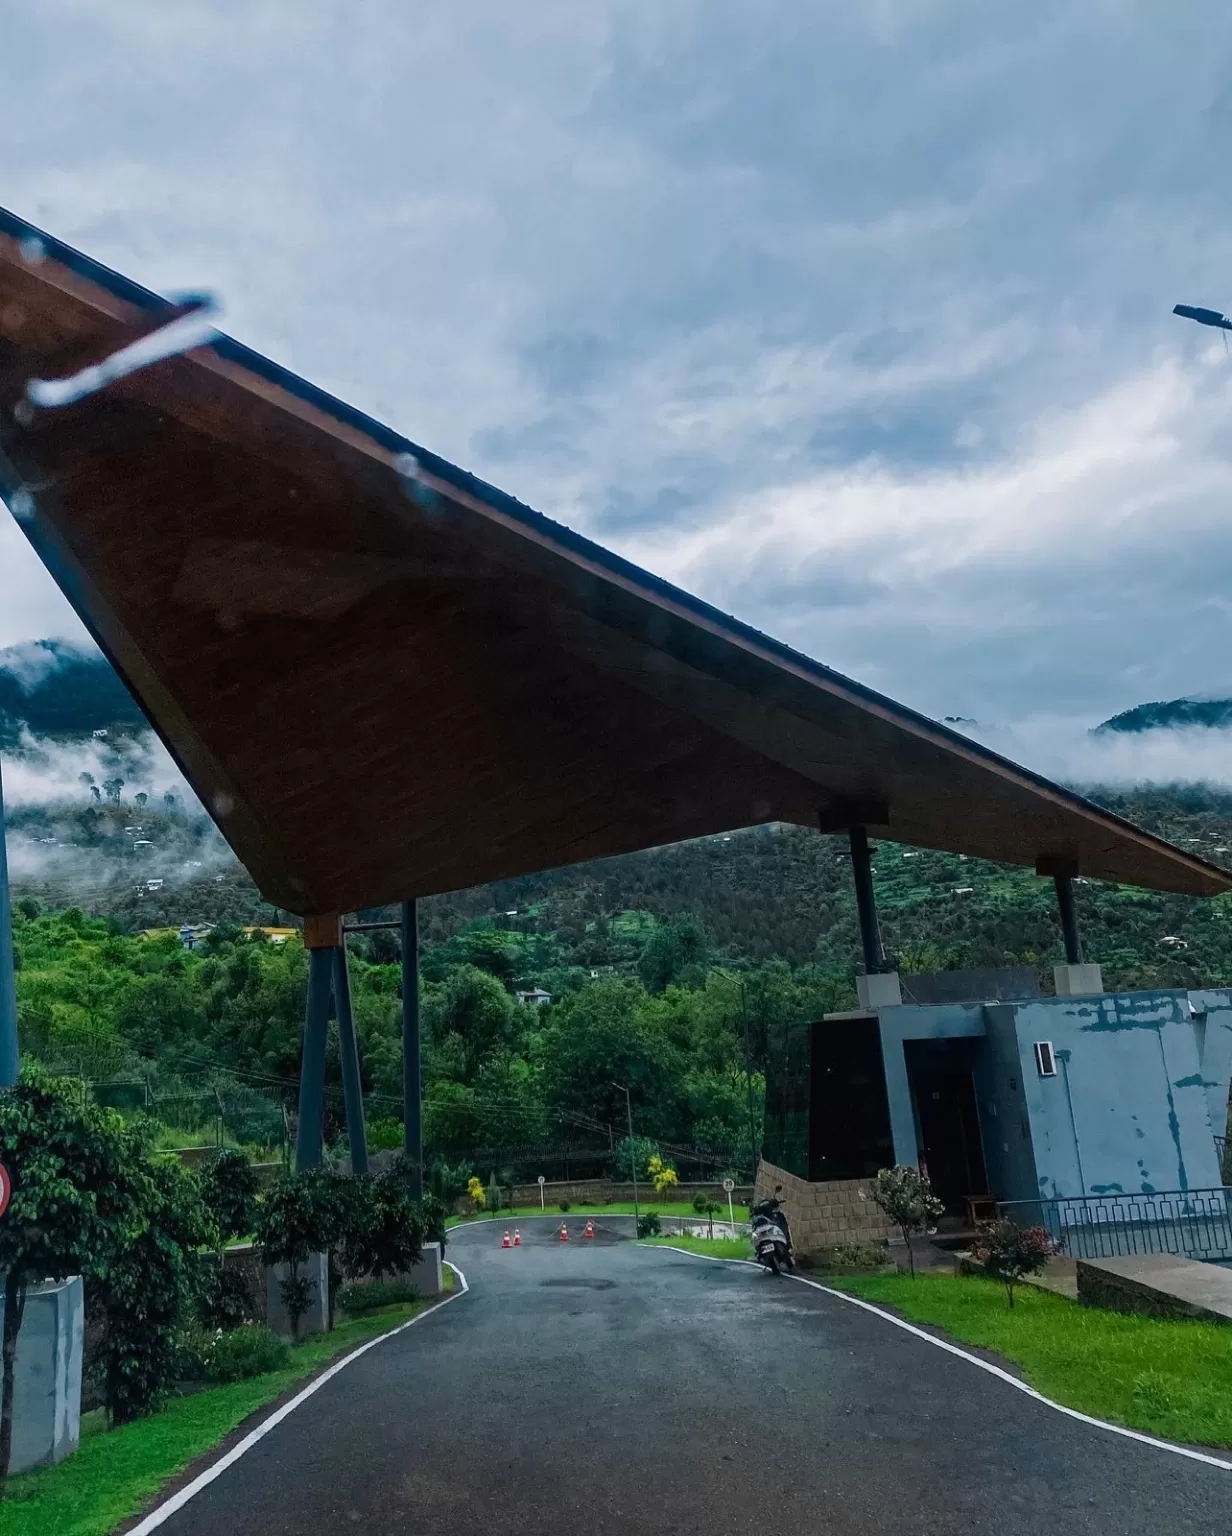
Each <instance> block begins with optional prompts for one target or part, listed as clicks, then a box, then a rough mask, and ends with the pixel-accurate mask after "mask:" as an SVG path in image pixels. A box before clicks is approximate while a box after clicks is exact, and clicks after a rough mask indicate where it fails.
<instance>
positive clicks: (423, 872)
mask: <svg viewBox="0 0 1232 1536" xmlns="http://www.w3.org/2000/svg"><path fill="white" fill-rule="evenodd" d="M177 312H178V311H177V310H176V309H175V308H174V307H173V306H171V305H170V304H169V303H168V301H166V300H164V299H161V298H158V297H156V296H155V295H153V294H151V293H149V292H147V291H145V290H144V289H141V288H139V287H137V286H136V285H134V284H132V283H130V282H127V281H126V280H124V279H123V278H121V277H119V276H117V275H116V274H114V273H112V272H109V271H107V270H106V269H105V268H102V267H100V266H98V265H96V264H95V263H93V262H91V261H89V260H87V259H86V258H84V257H82V256H80V255H79V254H77V253H76V252H74V251H72V250H70V249H68V248H67V247H65V246H63V245H60V244H59V243H58V242H56V241H55V240H52V239H50V238H49V237H47V236H44V235H42V234H40V233H39V232H38V231H36V230H34V229H33V228H31V227H30V226H29V225H26V224H25V223H23V222H22V221H21V220H19V219H17V218H15V217H13V216H11V215H8V214H4V213H2V212H0V492H3V494H4V497H5V499H6V500H7V501H8V502H9V504H10V506H11V507H12V508H13V510H14V511H15V512H16V514H17V516H18V520H19V521H20V523H21V524H22V526H23V528H24V529H25V531H26V533H27V534H28V536H29V537H30V539H31V541H32V543H33V544H34V546H35V547H36V549H37V550H38V551H39V553H40V554H41V555H42V557H43V559H44V560H45V561H46V563H47V565H48V566H49V568H50V569H51V571H52V574H53V575H54V576H55V578H56V580H57V581H58V582H59V583H60V585H61V587H62V588H63V589H64V591H65V592H66V593H67V595H68V597H69V598H70V600H71V601H72V603H73V604H74V606H75V607H76V609H77V611H78V612H79V613H80V615H81V617H82V618H83V619H84V621H85V622H86V624H87V625H88V626H89V628H90V629H91V631H92V632H93V633H94V635H95V636H96V637H97V639H98V641H99V643H100V645H101V646H102V647H103V649H104V650H105V651H106V652H107V654H108V655H109V656H110V657H111V659H112V660H113V661H114V663H115V664H116V666H117V668H118V669H119V671H120V673H121V674H122V675H123V676H124V677H125V678H126V680H127V681H128V684H129V686H130V687H131V688H132V690H133V692H134V693H135V694H136V696H137V698H138V699H139V700H140V701H141V703H142V705H143V706H144V708H145V709H146V711H147V713H148V715H149V717H150V719H151V720H152V721H153V723H154V725H155V727H156V728H157V730H158V731H159V733H160V734H161V736H162V737H163V739H164V741H165V742H166V743H167V745H168V747H169V748H170V750H171V751H172V753H173V754H174V755H175V757H176V758H177V759H178V761H179V763H180V765H181V766H182V768H183V771H184V773H185V775H186V776H187V778H188V780H189V781H190V782H191V784H192V785H193V787H194V789H195V790H196V791H197V793H198V794H199V795H200V796H201V798H202V800H203V801H204V803H205V804H206V805H207V806H208V807H209V808H210V810H211V811H212V813H213V815H214V817H215V819H216V820H217V822H218V824H219V826H220V827H221V829H222V831H223V833H224V834H225V836H226V837H227V839H228V841H229V842H230V843H231V846H232V847H233V848H234V849H235V851H236V853H237V854H238V856H239V857H240V858H241V859H242V860H243V862H244V863H245V865H247V867H248V869H249V870H250V871H251V873H252V875H253V877H254V878H255V879H256V881H257V883H258V885H259V886H260V888H261V890H262V891H263V893H264V894H265V895H266V896H267V897H268V898H269V899H270V900H271V901H274V902H276V903H278V904H279V905H281V906H284V907H287V908H289V909H291V910H293V911H297V912H304V913H326V912H334V911H351V910H354V909H356V908H358V907H361V906H373V905H377V904H380V903H384V902H388V901H393V900H399V899H404V898H406V897H410V896H419V895H425V894H428V893H432V892H437V891H445V890H452V889H456V888H458V887H460V886H466V885H472V884H476V883H478V882H481V881H487V880H492V879H496V878H499V877H503V876H508V875H514V874H519V873H524V872H527V871H532V870H538V869H544V868H548V867H551V866H553V865H559V864H566V863H573V862H576V861H579V860H584V859H592V858H596V857H599V856H601V855H607V854H616V853H623V852H627V851H630V850H633V849H637V848H644V847H648V846H651V845H654V844H659V843H667V842H672V841H675V840H677V839H681V838H686V837H692V836H696V835H699V834H702V833H710V832H719V831H726V830H730V829H732V828H735V827H741V826H746V825H750V824H753V823H758V822H767V821H789V822H797V823H800V824H802V825H808V826H820V827H822V828H823V829H826V830H839V829H841V828H843V827H846V826H848V825H851V824H853V823H855V822H860V823H863V824H865V825H867V826H868V827H869V828H870V830H871V831H872V832H873V833H875V834H878V835H882V836H885V837H890V838H895V839H897V840H899V841H901V842H905V843H914V844H919V845H920V846H923V847H929V848H942V849H949V850H952V851H955V852H962V853H969V854H976V855H980V856H983V857H985V858H989V859H1001V860H1006V861H1008V862H1010V863H1016V864H1026V865H1032V866H1036V867H1039V868H1041V869H1042V870H1044V871H1048V870H1054V869H1061V870H1069V871H1071V872H1074V873H1081V874H1084V875H1088V876H1094V877H1097V878H1100V879H1107V880H1117V881H1127V882H1130V883H1133V884H1137V885H1142V886H1150V887H1155V888H1158V889H1161V890H1169V891H1181V892H1189V893H1194V894H1204V895H1210V894H1214V893H1217V892H1219V891H1224V890H1227V889H1229V888H1230V887H1232V879H1230V878H1229V876H1228V875H1226V874H1225V873H1224V872H1223V871H1222V870H1219V869H1217V868H1215V867H1214V866H1213V865H1210V864H1207V863H1205V862H1203V861H1202V860H1200V859H1197V858H1194V857H1192V856H1191V855H1189V854H1186V853H1183V852H1181V851H1180V850H1179V849H1177V848H1174V847H1172V846H1170V845H1169V844H1167V843H1165V842H1163V841H1161V840H1160V839H1158V838H1155V837H1152V836H1150V835H1149V834H1147V833H1145V832H1142V831H1140V830H1138V829H1137V828H1135V827H1133V826H1131V825H1129V824H1128V823H1126V822H1124V821H1121V820H1119V819H1118V818H1116V817H1114V816H1110V815H1108V814H1107V813H1106V812H1104V811H1102V810H1099V809H1098V808H1096V807H1095V806H1093V805H1091V804H1089V803H1087V802H1086V801H1084V800H1082V799H1081V798H1079V797H1078V796H1075V795H1073V794H1070V793H1068V792H1067V791H1065V790H1063V789H1061V788H1059V787H1058V786H1057V785H1055V784H1051V783H1049V782H1048V781H1047V780H1046V779H1042V778H1040V777H1039V776H1038V775H1035V774H1032V773H1028V772H1027V771H1026V770H1024V769H1022V768H1019V767H1016V766H1015V765H1014V764H1012V763H1009V762H1007V761H1006V760H1005V759H1004V758H1001V757H998V756H997V755H996V754H994V753H992V752H989V751H987V750H985V749H984V748H983V747H981V746H979V745H977V744H976V743H974V742H972V741H970V740H968V739H967V738H965V737H963V736H961V735H958V734H956V733H954V732H953V731H950V730H947V729H946V728H945V727H943V726H941V725H937V724H935V723H934V722H933V721H931V720H927V719H925V718H923V717H922V716H920V715H917V714H915V713H913V712H912V711H911V710H908V709H904V708H903V707H902V706H901V705H898V704H896V703H894V702H893V701H892V700H890V699H887V698H885V697H883V696H882V695H880V694H876V693H873V692H872V691H871V690H869V689H867V688H863V687H861V686H860V685H859V684H858V683H855V682H852V681H851V680H850V679H849V678H845V677H842V676H840V675H839V674H838V673H836V672H833V671H831V670H830V669H829V668H827V667H824V666H821V665H819V664H818V663H817V662H815V661H811V660H810V659H809V658H808V657H806V656H802V655H800V654H799V653H798V652H795V651H792V650H790V649H788V648H787V647H786V646H783V645H780V644H778V643H777V642H775V641H774V640H771V639H769V638H768V637H767V636H765V635H762V634H759V633H757V632H756V631H754V630H752V629H750V628H748V627H747V626H746V625H743V624H741V623H739V622H737V621H736V620H735V619H732V618H729V617H728V616H727V615H725V614H723V613H720V612H718V611H717V610H715V609H713V608H710V607H708V606H707V605H706V604H704V603H701V602H699V601H698V600H697V599H696V598H693V597H690V596H689V595H688V594H687V593H685V592H682V591H680V590H679V589H677V588H675V587H672V586H669V585H668V584H667V583H666V582H663V581H660V580H658V579H656V578H655V577H654V576H651V575H650V574H649V573H647V572H646V571H643V570H639V569H638V568H637V567H635V566H633V565H630V564H629V563H627V562H626V561H624V560H620V559H618V558H617V557H616V556H614V555H612V554H610V553H608V551H606V550H604V549H602V548H600V547H599V546H598V545H597V544H593V543H591V542H589V541H588V540H586V539H583V538H580V537H579V536H578V535H576V534H574V533H571V532H570V531H569V530H568V529H566V528H563V527H561V526H560V525H558V524H556V523H553V522H550V521H549V520H548V519H546V518H544V517H541V516H539V515H538V514H536V513H534V512H532V511H531V510H530V509H529V508H527V507H524V506H522V505H521V504H520V503H518V502H516V501H514V500H512V499H511V498H510V497H508V496H506V495H503V494H502V493H501V492H499V491H497V490H495V489H493V488H492V487H491V486H488V485H485V484H483V483H482V482H481V481H479V480H476V479H474V478H473V477H472V476H470V475H467V474H465V473H464V472H462V471H461V470H458V469H456V468H455V467H454V466H453V465H451V464H447V463H445V462H444V461H443V460H441V459H439V458H437V457H436V456H434V455H433V454H431V453H428V452H426V451H425V450H423V449H421V448H419V447H418V446H416V445H415V444H413V443H410V442H408V441H406V440H405V439H403V438H401V437H399V436H397V435H396V434H395V433H393V432H391V431H389V430H388V428H385V427H382V426H380V425H379V424H378V423H376V422H374V421H371V420H369V419H368V418H366V417H364V416H362V415H360V414H359V413H358V412H356V411H353V410H351V409H350V408H349V407H347V406H345V405H343V404H341V403H340V402H339V401H337V400H333V399H331V398H329V397H328V396H326V395H323V394H321V393H320V392H319V391H317V390H315V389H313V388H312V387H311V386H310V385H308V384H307V383H305V382H304V381H303V380H302V379H299V378H296V377H294V376H293V375H291V374H288V373H285V372H284V371H282V370H281V369H279V368H277V367H275V366H274V365H273V364H272V363H270V362H268V361H267V360H266V359H265V358H262V357H259V356H257V355H256V354H255V353H252V352H249V351H247V350H246V349H245V348H243V347H241V346H239V345H238V344H236V343H235V342H233V341H231V340H229V339H227V338H225V337H216V338H215V339H214V340H213V341H212V342H210V343H209V344H207V345H204V346H200V347H199V348H198V349H197V350H194V351H191V352H189V353H186V354H182V355H176V356H171V357H169V358H166V359H164V360H163V361H160V362H157V363H155V364H153V365H152V366H148V367H145V368H144V369H142V370H140V371H137V372H133V373H130V374H129V375H128V376H126V377H122V378H119V379H116V380H114V381H113V382H110V383H107V384H106V385H105V387H103V388H101V389H98V390H96V391H95V392H93V393H90V394H87V395H85V397H84V398H82V399H80V400H78V401H76V402H75V403H58V402H59V401H62V400H63V399H64V397H65V396H66V394H68V393H69V392H68V391H64V390H61V391H58V392H57V391H47V390H39V389H38V388H37V387H36V388H35V389H34V390H33V391H32V390H31V388H30V381H32V380H39V379H41V380H47V379H58V378H64V377H66V376H69V375H72V374H74V373H76V372H78V371H79V370H81V369H82V368H84V367H87V366H89V365H93V364H97V363H99V362H100V361H102V360H104V359H105V358H107V357H108V356H109V355H111V354H112V353H114V352H115V350H116V349H117V348H122V347H124V346H125V345H127V344H129V343H131V342H132V341H134V339H136V338H138V337H140V336H142V335H145V334H147V333H149V332H151V331H154V330H157V329H158V328H159V327H162V326H164V325H166V324H167V322H168V320H169V319H171V318H174V316H175V314H176V313H177ZM95 382H97V380H95ZM32 396H33V399H32ZM35 401H41V403H34V402H35Z"/></svg>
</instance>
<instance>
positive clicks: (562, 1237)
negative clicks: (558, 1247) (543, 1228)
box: [556, 1221, 569, 1243]
mask: <svg viewBox="0 0 1232 1536" xmlns="http://www.w3.org/2000/svg"><path fill="white" fill-rule="evenodd" d="M556 1241H557V1242H558V1243H567V1242H568V1241H569V1228H568V1227H567V1226H566V1225H565V1224H564V1222H563V1221H562V1222H561V1224H560V1231H559V1232H558V1233H557V1234H556Z"/></svg>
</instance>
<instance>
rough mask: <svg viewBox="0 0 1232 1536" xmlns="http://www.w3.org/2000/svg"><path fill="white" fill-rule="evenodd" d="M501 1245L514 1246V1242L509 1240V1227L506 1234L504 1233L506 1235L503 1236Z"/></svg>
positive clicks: (504, 1246) (503, 1246) (505, 1246)
mask: <svg viewBox="0 0 1232 1536" xmlns="http://www.w3.org/2000/svg"><path fill="white" fill-rule="evenodd" d="M501 1247H502V1248H512V1247H513V1244H512V1243H511V1242H510V1241H509V1230H508V1228H506V1229H505V1235H504V1237H502V1238H501Z"/></svg>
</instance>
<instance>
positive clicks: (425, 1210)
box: [419, 1190, 448, 1257]
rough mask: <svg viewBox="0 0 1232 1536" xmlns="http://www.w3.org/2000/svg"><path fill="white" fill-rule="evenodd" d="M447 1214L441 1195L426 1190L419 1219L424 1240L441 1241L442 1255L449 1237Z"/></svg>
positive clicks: (430, 1241) (421, 1202)
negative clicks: (446, 1221) (446, 1223)
mask: <svg viewBox="0 0 1232 1536" xmlns="http://www.w3.org/2000/svg"><path fill="white" fill-rule="evenodd" d="M447 1214H448V1213H447V1212H446V1210H445V1202H444V1201H443V1200H442V1199H440V1197H439V1196H437V1195H435V1194H433V1193H432V1192H431V1190H429V1191H427V1192H425V1194H424V1197H423V1199H422V1200H421V1201H420V1202H419V1220H420V1223H421V1225H422V1226H423V1231H424V1241H425V1242H427V1243H439V1244H440V1245H441V1255H442V1257H443V1256H444V1253H445V1241H446V1237H447V1229H446V1226H445V1219H446V1216H447Z"/></svg>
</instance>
